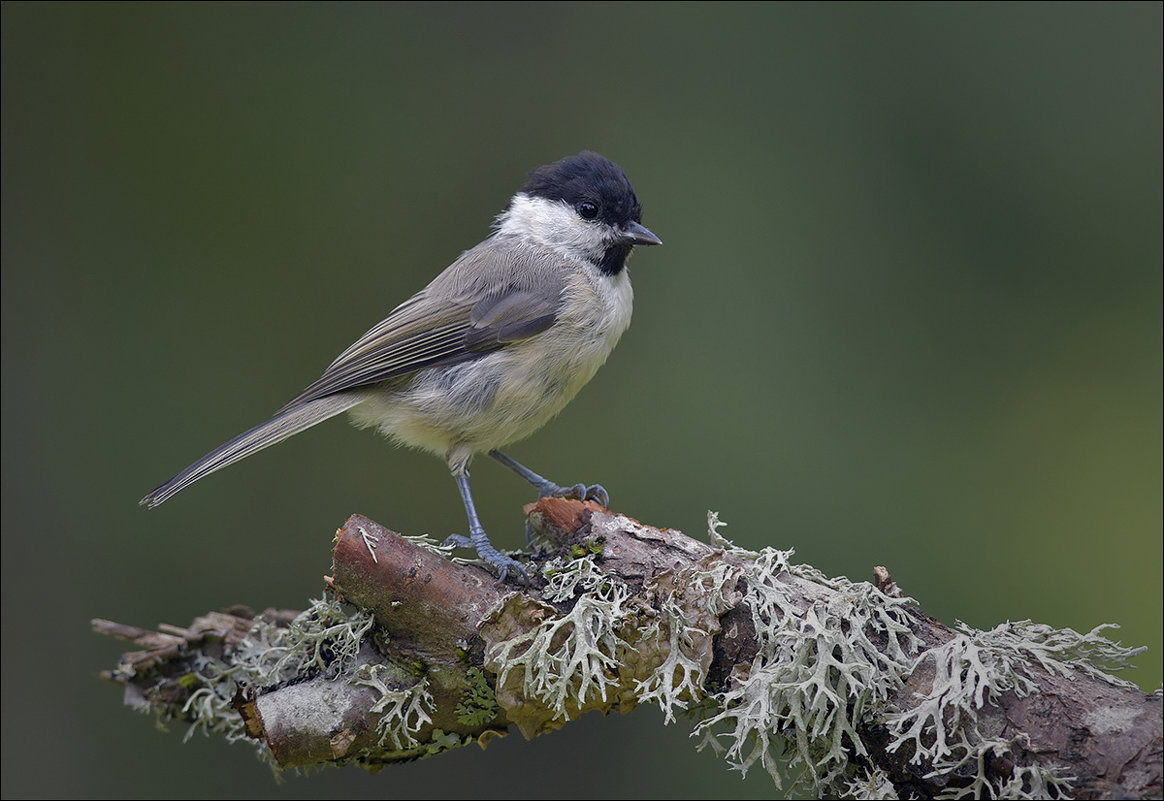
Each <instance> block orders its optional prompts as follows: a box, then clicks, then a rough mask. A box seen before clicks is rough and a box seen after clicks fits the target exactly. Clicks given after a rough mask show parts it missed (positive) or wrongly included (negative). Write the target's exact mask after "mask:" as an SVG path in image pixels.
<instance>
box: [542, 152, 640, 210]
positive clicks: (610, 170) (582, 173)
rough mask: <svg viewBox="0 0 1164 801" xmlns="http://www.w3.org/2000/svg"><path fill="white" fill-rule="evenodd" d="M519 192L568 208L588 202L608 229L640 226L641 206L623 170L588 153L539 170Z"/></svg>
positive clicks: (602, 157)
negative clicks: (628, 225) (562, 204)
mask: <svg viewBox="0 0 1164 801" xmlns="http://www.w3.org/2000/svg"><path fill="white" fill-rule="evenodd" d="M521 191H522V192H524V193H525V194H527V195H529V196H531V197H542V198H546V199H547V200H560V201H565V202H566V203H569V204H570V205H571V206H577V205H578V204H579V203H582V202H583V201H589V202H591V203H593V204H595V205H596V206H597V207H598V217H597V219H599V220H601V221H602V222H604V223H607V224H608V225H615V226H619V227H622V226H625V225H626V224H627V223H629V222H642V214H643V209H642V206H640V205H639V199H638V198H637V197H636V196H635V188H634V187H633V186H631V182H630V180H629V179H628V178H627V177H626V173H625V172H623V171H622V167H619V166H618V165H617V164H615V163H614V162H613V161H611V160H610V159H608V158H606V157H605V156H600V155H599V154H597V153H593V152H591V151H589V150H584V151H582V152H581V153H579V154H578V155H576V156H567V157H566V158H564V159H562V160H561V161H555V162H554V163H553V164H547V165H546V166H544V167H538V168H537V169H536V170H534V171H533V172H531V173H530V174H529V180H528V181H526V184H525V186H523V187H522V188H521Z"/></svg>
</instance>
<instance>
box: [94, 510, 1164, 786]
mask: <svg viewBox="0 0 1164 801" xmlns="http://www.w3.org/2000/svg"><path fill="white" fill-rule="evenodd" d="M526 511H527V514H528V520H529V524H530V527H531V530H532V531H533V532H534V533H535V535H536V536H537V537H538V538H539V539H538V541H539V543H540V545H541V546H542V550H541V552H539V553H538V554H536V555H524V556H523V558H526V559H528V561H529V565H528V567H527V570H528V572H529V573H530V574H531V575H534V576H536V577H538V579H539V583H540V584H541V586H538V587H530V588H525V589H522V590H520V591H515V590H513V589H512V588H511V587H508V586H503V585H499V584H498V583H497V581H496V579H495V578H494V577H493V576H492V575H490V574H489V573H487V572H485V571H484V570H482V569H481V568H480V567H477V566H475V565H470V564H462V563H458V562H455V561H450V560H449V559H448V552H447V551H446V550H444V549H441V548H439V547H437V546H435V545H433V544H431V543H430V542H426V541H424V540H423V539H422V538H408V537H402V536H401V535H399V534H396V533H395V532H393V531H390V530H388V529H386V528H384V527H382V526H380V525H378V524H376V523H374V522H372V521H370V520H368V519H366V518H363V517H360V516H358V515H355V516H353V517H352V518H350V519H349V520H348V521H347V523H346V524H345V525H344V527H343V528H342V529H340V530H339V532H338V533H337V535H336V546H335V551H334V563H333V568H332V576H331V577H329V578H328V579H327V584H328V590H327V592H326V593H325V595H324V597H323V598H321V599H320V600H318V601H315V602H314V603H313V604H312V606H311V607H310V608H309V609H308V610H307V611H305V612H303V613H299V614H296V613H293V612H286V611H281V612H280V611H274V610H268V611H266V612H264V613H263V614H261V615H258V616H257V617H256V616H255V615H254V614H253V613H252V612H251V611H250V610H248V609H244V608H238V607H236V608H232V609H228V610H226V611H224V612H212V613H210V614H208V615H206V616H204V617H201V618H198V619H197V620H196V621H195V622H194V624H192V625H191V626H190V627H189V628H188V629H182V628H177V627H173V626H166V627H163V628H162V630H161V631H159V632H156V633H155V632H149V631H145V630H142V629H137V628H133V627H128V626H121V625H118V624H114V623H110V622H108V621H94V626H95V628H96V629H97V630H98V631H99V632H101V633H104V634H108V635H111V636H115V637H120V638H122V639H127V640H130V641H132V642H134V643H135V644H136V645H137V646H138V647H139V648H141V649H142V650H140V651H137V652H132V653H127V654H125V655H124V656H123V657H122V659H121V662H120V664H119V665H118V667H117V668H116V669H115V670H113V671H110V672H108V673H107V674H105V675H106V678H108V679H110V680H112V681H114V682H116V683H118V684H121V685H123V686H124V688H125V694H126V703H127V704H129V705H132V706H134V707H137V708H140V709H143V710H148V711H153V712H155V713H156V714H158V715H160V716H162V717H164V718H167V719H181V720H185V721H189V722H190V723H192V724H193V725H192V728H191V731H194V730H196V729H203V730H206V731H215V732H218V733H221V734H222V735H224V736H225V737H227V738H228V739H230V740H240V741H243V740H245V741H249V742H252V743H254V744H255V745H256V746H257V747H258V749H259V751H260V753H261V754H262V755H263V756H264V758H268V759H270V760H272V761H273V762H274V763H275V764H276V765H278V766H279V767H280V768H293V767H302V766H308V765H319V764H347V763H356V764H360V765H363V766H365V767H369V768H373V769H375V768H379V767H381V766H383V765H385V764H388V763H392V762H396V761H400V760H405V759H414V758H417V757H424V756H431V755H434V754H437V753H440V752H441V751H445V750H448V749H450V748H455V747H458V746H461V745H466V744H469V743H472V742H476V743H478V744H480V745H481V746H482V747H484V746H485V745H486V744H488V742H489V740H490V739H492V738H493V737H496V736H501V735H503V734H505V733H506V731H507V730H508V729H509V728H510V727H511V726H512V727H516V728H517V729H518V730H519V731H520V732H521V733H522V734H523V735H524V736H525V737H527V738H532V737H536V736H538V735H540V734H543V733H545V732H548V731H552V730H554V729H557V728H560V727H561V726H564V725H566V724H567V723H568V722H569V721H571V720H573V719H575V718H577V717H578V716H579V715H581V714H583V713H585V712H588V711H591V710H596V709H597V710H603V711H608V710H611V709H618V710H619V711H621V712H627V711H629V710H630V709H632V708H634V707H635V705H637V704H640V703H653V704H657V705H659V706H660V708H661V709H662V710H663V712H664V714H665V716H666V720H667V722H671V721H673V720H675V719H676V717H677V716H679V715H684V716H686V717H688V718H690V719H692V720H693V722H694V727H695V733H697V734H699V735H701V736H702V743H701V745H700V746H699V747H700V748H702V747H705V746H707V747H711V748H713V749H715V750H716V751H718V752H720V753H722V754H723V756H724V758H725V759H726V760H727V762H728V763H729V765H730V766H731V767H733V768H735V769H738V770H741V771H745V772H746V771H747V770H748V769H749V768H751V767H753V766H755V765H757V764H758V765H760V766H762V767H764V768H765V769H767V770H768V772H769V773H770V774H771V775H772V777H773V780H774V781H775V782H776V783H777V786H778V787H780V786H781V785H782V784H784V783H787V782H789V781H792V782H793V787H792V788H789V789H790V790H791V789H796V788H799V790H800V791H801V792H812V793H815V794H819V795H827V796H834V795H844V796H858V797H880V798H895V797H908V796H921V797H934V796H943V797H963V796H974V797H996V798H997V797H1011V798H1026V797H1029V798H1039V797H1066V796H1068V795H1071V796H1075V797H1080V798H1115V797H1119V798H1159V797H1161V773H1162V767H1161V761H1162V749H1161V725H1162V715H1161V698H1160V695H1159V694H1144V693H1143V692H1141V691H1140V690H1138V689H1137V688H1136V687H1135V686H1134V685H1132V684H1130V683H1128V682H1125V681H1122V680H1120V679H1116V678H1114V677H1113V676H1112V675H1111V671H1113V670H1118V669H1119V668H1121V667H1122V666H1124V664H1125V663H1126V661H1127V660H1128V659H1129V658H1130V657H1132V656H1134V655H1135V654H1137V653H1139V652H1140V651H1139V650H1131V649H1125V648H1121V647H1119V646H1118V644H1115V643H1112V642H1110V641H1108V640H1106V639H1104V638H1103V637H1102V636H1100V634H1099V631H1100V629H1097V630H1095V631H1092V632H1090V633H1088V634H1078V633H1076V632H1074V631H1071V630H1069V629H1066V630H1054V629H1051V628H1049V627H1046V626H1041V625H1036V624H1033V623H1031V622H1030V621H1023V622H1019V623H1008V624H1004V625H1002V626H999V627H997V628H995V629H993V630H991V631H987V632H983V631H977V630H974V629H971V628H969V627H966V626H964V625H960V626H959V627H958V628H957V629H950V628H948V627H946V626H944V625H943V624H941V623H939V622H938V621H936V620H934V619H932V618H930V617H927V616H926V615H924V614H922V613H921V612H920V611H919V610H918V609H917V608H916V606H915V605H914V603H913V601H911V600H910V599H908V598H903V597H901V595H900V591H898V590H897V588H896V585H894V584H893V582H892V579H891V578H890V576H889V574H888V571H885V569H884V568H878V569H877V572H876V574H875V575H876V580H877V586H876V587H875V586H873V585H871V584H868V583H864V582H861V583H852V582H849V581H847V580H846V579H843V578H840V579H831V578H828V577H826V576H824V575H823V574H821V573H820V572H819V571H817V570H815V569H814V568H811V567H808V566H804V565H800V566H794V565H791V564H790V563H789V561H788V559H789V557H790V556H791V552H790V551H789V552H784V551H778V550H775V549H771V548H767V549H764V550H763V551H761V552H759V553H753V552H750V551H746V550H744V549H741V548H736V547H735V546H733V545H732V544H731V543H730V542H728V541H727V540H725V539H723V538H722V537H720V536H719V535H718V534H717V533H716V529H717V527H718V525H719V523H718V521H717V520H715V518H714V516H712V517H711V520H710V523H711V525H710V532H709V534H710V539H711V544H710V545H708V544H704V543H701V542H697V541H696V540H693V539H690V538H688V537H686V536H684V535H683V534H682V533H680V532H678V531H674V530H667V529H662V530H661V529H655V528H651V527H649V526H645V525H643V524H641V523H638V522H637V521H635V520H632V519H630V518H628V517H625V516H623V515H618V514H613V513H611V512H609V511H607V510H605V509H602V508H600V507H598V506H597V505H595V504H593V503H580V502H577V501H568V500H561V499H543V500H542V501H539V502H538V503H537V504H534V505H531V506H530V507H527V510H526ZM1101 628H1103V627H1101ZM1141 650H1142V649H1141Z"/></svg>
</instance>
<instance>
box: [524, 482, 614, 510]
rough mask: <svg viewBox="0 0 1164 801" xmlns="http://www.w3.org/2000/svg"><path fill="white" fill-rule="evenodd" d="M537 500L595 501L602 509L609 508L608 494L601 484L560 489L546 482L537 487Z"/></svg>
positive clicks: (577, 485)
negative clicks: (568, 499)
mask: <svg viewBox="0 0 1164 801" xmlns="http://www.w3.org/2000/svg"><path fill="white" fill-rule="evenodd" d="M538 497H539V498H573V499H574V500H576V501H596V502H597V503H598V504H599V505H601V506H603V507H609V506H610V494H609V493H608V492H607V491H606V488H605V487H603V486H602V485H601V484H575V485H573V486H571V487H560V486H558V485H557V484H554V483H553V482H550V481H547V482H546V483H545V484H540V485H538Z"/></svg>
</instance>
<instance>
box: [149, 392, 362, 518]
mask: <svg viewBox="0 0 1164 801" xmlns="http://www.w3.org/2000/svg"><path fill="white" fill-rule="evenodd" d="M364 399H365V398H364V396H363V395H362V394H361V393H359V392H354V393H343V394H339V395H329V396H328V397H325V398H320V399H319V400H314V401H311V402H310V403H305V404H303V405H302V406H297V407H295V408H292V409H288V410H287V411H285V412H282V413H280V414H277V415H275V416H274V417H272V418H271V419H270V420H268V421H267V422H265V423H263V424H261V425H257V426H255V427H254V428H252V429H251V430H250V431H246V432H243V433H242V434H239V435H238V436H237V437H235V438H234V439H232V440H231V441H230V442H227V443H226V444H224V445H220V446H219V447H217V448H215V449H214V450H212V451H211V452H210V453H208V454H206V455H205V456H203V457H202V458H201V459H199V460H198V461H196V462H195V463H194V464H192V465H190V466H189V467H187V468H186V469H185V470H183V471H182V472H180V473H178V474H177V475H176V476H174V477H173V478H171V479H170V480H169V481H167V482H165V483H164V484H162V485H161V486H159V487H157V488H156V489H154V490H153V491H152V492H150V493H149V494H148V495H146V496H145V497H144V498H142V499H141V501H140V503H141V505H142V506H148V507H150V508H153V507H155V506H157V505H158V504H160V503H163V502H164V501H166V500H168V499H169V498H170V497H171V496H173V495H176V494H178V493H179V492H181V491H182V490H184V489H186V487H188V486H190V485H191V484H193V483H194V482H195V481H197V480H198V479H200V478H203V477H205V476H208V475H210V474H211V473H213V472H215V471H216V470H221V469H222V468H224V467H226V466H227V465H231V464H234V463H235V462H237V461H238V460H239V459H245V458H246V457H247V456H250V455H251V454H252V453H255V452H256V451H261V450H262V449H263V448H266V447H268V446H269V445H274V444H275V443H277V442H282V441H283V440H285V439H287V437H290V436H293V435H295V434H298V433H299V432H300V431H303V430H305V429H308V428H311V427H312V426H313V425H315V424H316V423H322V422H323V421H324V420H327V419H328V418H329V417H335V416H336V415H337V414H340V413H341V412H345V411H347V410H348V409H350V408H352V407H353V406H355V405H356V404H357V403H360V402H361V401H363V400H364Z"/></svg>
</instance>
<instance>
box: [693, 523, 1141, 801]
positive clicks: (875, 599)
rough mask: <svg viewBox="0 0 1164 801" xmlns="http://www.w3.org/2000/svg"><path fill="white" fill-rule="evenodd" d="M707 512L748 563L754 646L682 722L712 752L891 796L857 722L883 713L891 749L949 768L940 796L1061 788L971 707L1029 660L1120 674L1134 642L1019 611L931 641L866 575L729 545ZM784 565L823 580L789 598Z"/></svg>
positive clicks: (940, 769)
mask: <svg viewBox="0 0 1164 801" xmlns="http://www.w3.org/2000/svg"><path fill="white" fill-rule="evenodd" d="M723 525H724V524H723V523H722V522H721V521H720V520H719V519H718V516H716V515H715V514H714V513H711V514H709V516H708V535H709V538H710V540H711V542H712V544H713V546H715V547H717V548H720V549H722V550H723V551H724V553H725V554H730V555H731V556H733V557H735V558H743V559H745V560H746V562H747V563H750V566H749V567H748V568H747V569H745V571H744V577H745V580H746V583H747V590H746V592H745V594H744V597H743V598H742V601H741V602H742V603H743V604H745V605H747V607H748V608H749V610H750V612H751V620H752V624H753V626H754V628H755V637H756V644H757V653H756V656H755V657H754V659H753V660H752V662H751V664H750V665H749V666H747V667H746V669H744V668H742V667H740V666H737V668H736V670H735V672H734V673H733V675H732V677H731V681H730V683H729V687H728V688H727V689H726V690H724V691H723V692H721V693H718V694H716V695H715V696H713V698H712V703H711V704H704V705H702V706H701V707H700V714H701V716H702V717H701V719H700V720H699V721H698V722H697V723H696V726H695V730H694V732H693V734H695V735H699V736H700V737H701V743H700V746H699V747H700V748H702V747H705V746H710V747H712V748H713V749H715V750H717V751H718V752H720V753H722V754H723V756H724V757H725V758H726V759H727V761H728V763H729V765H731V767H732V768H734V769H737V770H739V771H741V772H743V773H746V771H747V770H748V769H749V768H751V767H752V766H754V765H755V764H756V763H757V762H758V763H759V764H760V765H761V766H763V767H764V768H765V769H766V770H767V771H768V772H769V774H770V775H771V776H772V778H773V780H774V781H775V783H776V785H777V787H780V786H782V784H783V783H784V782H785V781H787V780H788V779H789V778H792V777H795V779H796V781H798V782H801V783H803V785H804V788H803V791H804V792H806V793H811V794H814V795H818V796H825V797H831V796H840V797H861V798H865V797H871V798H893V797H896V791H895V790H894V789H893V785H892V783H891V782H890V781H889V777H888V776H886V775H885V774H883V773H881V772H879V771H877V770H872V772H870V770H869V768H868V767H867V766H868V764H869V760H868V759H867V757H868V754H867V751H866V747H865V744H864V741H863V738H862V729H863V728H864V727H865V726H868V725H869V724H878V725H882V726H885V727H886V728H887V729H888V730H889V731H890V733H891V742H890V745H889V750H890V751H891V752H896V751H897V750H898V749H901V748H908V749H909V753H910V760H911V762H913V763H916V764H919V765H922V766H924V768H925V770H926V778H930V779H932V778H936V777H953V776H957V777H959V780H958V781H955V782H949V783H948V784H947V788H946V790H945V791H944V794H943V795H942V796H940V797H946V798H963V797H982V796H990V797H994V798H1059V797H1063V796H1065V795H1066V793H1067V792H1068V791H1069V789H1070V786H1071V779H1070V777H1067V776H1064V775H1061V774H1060V772H1059V771H1056V770H1055V769H1048V768H1045V767H1042V766H1040V765H1038V764H1034V765H1026V764H1021V763H1020V752H1021V751H1022V749H1023V748H1024V747H1025V746H1026V745H1027V744H1026V743H1024V742H1021V741H1008V740H1005V739H1000V738H998V737H997V736H991V735H990V734H988V733H987V732H985V731H983V730H982V729H980V727H979V720H978V711H979V710H980V709H982V708H983V707H984V706H985V705H987V704H992V703H995V702H996V701H997V700H998V698H999V696H1000V695H1001V694H1002V693H1005V692H1008V691H1013V692H1016V693H1018V694H1019V695H1025V694H1028V693H1030V692H1033V691H1034V690H1035V689H1036V688H1037V684H1036V681H1035V678H1034V674H1033V672H1032V670H1033V668H1034V667H1035V666H1038V667H1039V668H1042V669H1043V670H1045V671H1047V672H1049V673H1052V674H1058V675H1071V674H1072V673H1074V672H1082V673H1085V674H1087V675H1089V676H1095V677H1100V678H1102V679H1104V680H1105V681H1108V682H1111V683H1113V684H1117V685H1120V686H1134V685H1130V684H1128V683H1127V682H1124V681H1122V680H1121V679H1118V678H1115V677H1113V676H1111V675H1110V671H1112V670H1119V669H1121V668H1122V667H1125V666H1126V664H1127V661H1128V660H1129V659H1130V658H1131V657H1133V656H1135V655H1136V654H1138V653H1140V652H1142V650H1143V649H1128V648H1123V647H1121V646H1120V645H1119V644H1118V643H1112V642H1110V641H1109V640H1107V639H1105V638H1104V637H1102V636H1101V635H1100V632H1101V631H1102V630H1103V629H1104V628H1106V627H1104V626H1101V627H1098V628H1096V629H1094V630H1092V631H1091V632H1089V633H1088V634H1079V633H1077V632H1075V631H1072V630H1070V629H1063V630H1056V629H1052V628H1050V627H1049V626H1043V625H1038V624H1034V623H1031V622H1030V621H1020V622H1018V623H1007V624H1004V625H1002V626H998V627H996V628H995V629H992V630H991V631H988V632H981V631H976V630H975V629H972V628H970V627H968V626H966V625H965V624H959V627H958V628H959V631H958V633H957V634H956V635H955V636H954V638H953V639H951V640H950V641H948V642H946V643H944V644H942V645H940V646H937V647H935V648H931V649H925V648H924V647H923V643H922V642H921V640H920V639H918V637H917V636H916V635H915V634H914V632H913V628H912V622H913V621H912V617H911V614H912V613H911V611H910V609H909V607H910V606H911V605H913V603H914V602H913V601H912V600H911V599H909V598H891V597H889V596H886V595H885V594H883V593H881V592H880V591H879V590H877V589H876V588H874V587H873V586H872V585H870V584H867V583H864V582H860V583H854V582H850V581H848V580H847V579H845V578H843V577H841V578H830V577H828V576H824V575H823V574H821V573H820V571H818V570H816V569H815V568H811V567H808V566H803V565H800V566H793V565H791V564H790V562H789V559H790V558H791V556H792V552H791V551H778V550H775V549H772V548H766V549H764V550H762V551H760V552H758V553H753V552H749V551H746V550H744V549H742V548H738V547H736V546H734V545H733V544H732V543H731V542H729V541H728V540H727V539H725V538H724V537H722V536H721V535H720V534H719V533H718V529H719V528H720V527H722V526H723ZM792 577H796V578H803V579H806V580H809V581H812V582H814V583H816V584H820V585H824V586H825V587H829V588H831V589H832V590H833V591H834V592H833V593H832V594H831V595H830V596H828V597H821V598H818V599H815V600H810V601H809V602H808V603H807V605H804V604H803V603H801V604H798V603H797V602H796V601H794V600H793V589H792V587H791V586H790V584H789V581H790V579H791V578H792ZM923 666H926V667H928V668H931V669H932V671H933V675H934V679H933V684H932V688H931V689H930V691H929V692H928V693H927V694H926V695H925V696H924V697H923V698H922V699H921V702H920V703H919V704H917V705H916V706H912V707H911V708H909V709H904V710H903V709H899V708H898V707H897V706H896V702H897V699H898V696H899V693H900V691H901V690H902V688H903V687H904V686H905V683H906V681H907V680H908V679H909V678H910V677H911V676H913V675H914V674H915V671H918V670H919V669H921V668H922V667H923ZM999 758H1005V759H1006V760H1009V761H1010V762H1011V763H1012V764H1013V769H1012V770H1011V773H1010V775H1009V776H1004V777H1002V778H994V779H992V778H991V777H990V776H989V774H988V770H987V762H988V761H990V760H991V759H994V760H995V761H997V760H998V759H999Z"/></svg>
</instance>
